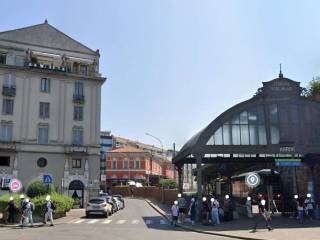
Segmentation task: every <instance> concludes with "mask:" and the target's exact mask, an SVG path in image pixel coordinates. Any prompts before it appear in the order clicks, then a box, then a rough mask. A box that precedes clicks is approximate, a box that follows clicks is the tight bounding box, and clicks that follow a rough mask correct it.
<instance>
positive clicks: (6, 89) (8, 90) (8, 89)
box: [2, 85, 16, 97]
mask: <svg viewBox="0 0 320 240" xmlns="http://www.w3.org/2000/svg"><path fill="white" fill-rule="evenodd" d="M2 95H3V96H7V97H15V96H16V86H5V85H4V86H2Z"/></svg>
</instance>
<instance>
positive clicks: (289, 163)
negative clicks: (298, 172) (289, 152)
mask: <svg viewBox="0 0 320 240" xmlns="http://www.w3.org/2000/svg"><path fill="white" fill-rule="evenodd" d="M275 162H276V166H277V167H300V166H302V162H301V159H300V158H290V159H288V158H282V159H281V158H277V159H275Z"/></svg>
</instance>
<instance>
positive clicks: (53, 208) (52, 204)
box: [51, 202, 56, 210]
mask: <svg viewBox="0 0 320 240" xmlns="http://www.w3.org/2000/svg"><path fill="white" fill-rule="evenodd" d="M51 209H52V210H56V205H55V204H54V203H53V202H51Z"/></svg>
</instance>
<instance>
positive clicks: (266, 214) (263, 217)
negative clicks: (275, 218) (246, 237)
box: [251, 198, 273, 232]
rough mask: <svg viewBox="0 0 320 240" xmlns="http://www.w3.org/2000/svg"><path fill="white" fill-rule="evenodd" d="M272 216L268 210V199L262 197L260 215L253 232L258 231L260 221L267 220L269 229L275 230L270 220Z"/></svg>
mask: <svg viewBox="0 0 320 240" xmlns="http://www.w3.org/2000/svg"><path fill="white" fill-rule="evenodd" d="M270 216H271V214H270V213H269V212H268V211H267V210H266V200H264V199H263V198H262V199H261V201H260V202H259V215H258V216H257V218H256V222H255V224H254V227H253V229H252V230H251V232H256V231H257V226H258V224H259V223H260V222H265V224H266V228H267V229H268V230H269V231H271V230H273V228H272V227H271V225H270V220H271V217H270Z"/></svg>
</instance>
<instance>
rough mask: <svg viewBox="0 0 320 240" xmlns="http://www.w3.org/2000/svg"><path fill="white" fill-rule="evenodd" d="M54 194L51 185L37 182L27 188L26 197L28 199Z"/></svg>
mask: <svg viewBox="0 0 320 240" xmlns="http://www.w3.org/2000/svg"><path fill="white" fill-rule="evenodd" d="M53 192H54V186H53V185H52V184H44V183H43V182H41V181H39V180H37V181H34V182H32V183H31V184H30V185H29V187H28V188H27V195H28V196H29V197H30V198H34V197H38V196H42V195H47V194H51V193H53Z"/></svg>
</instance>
